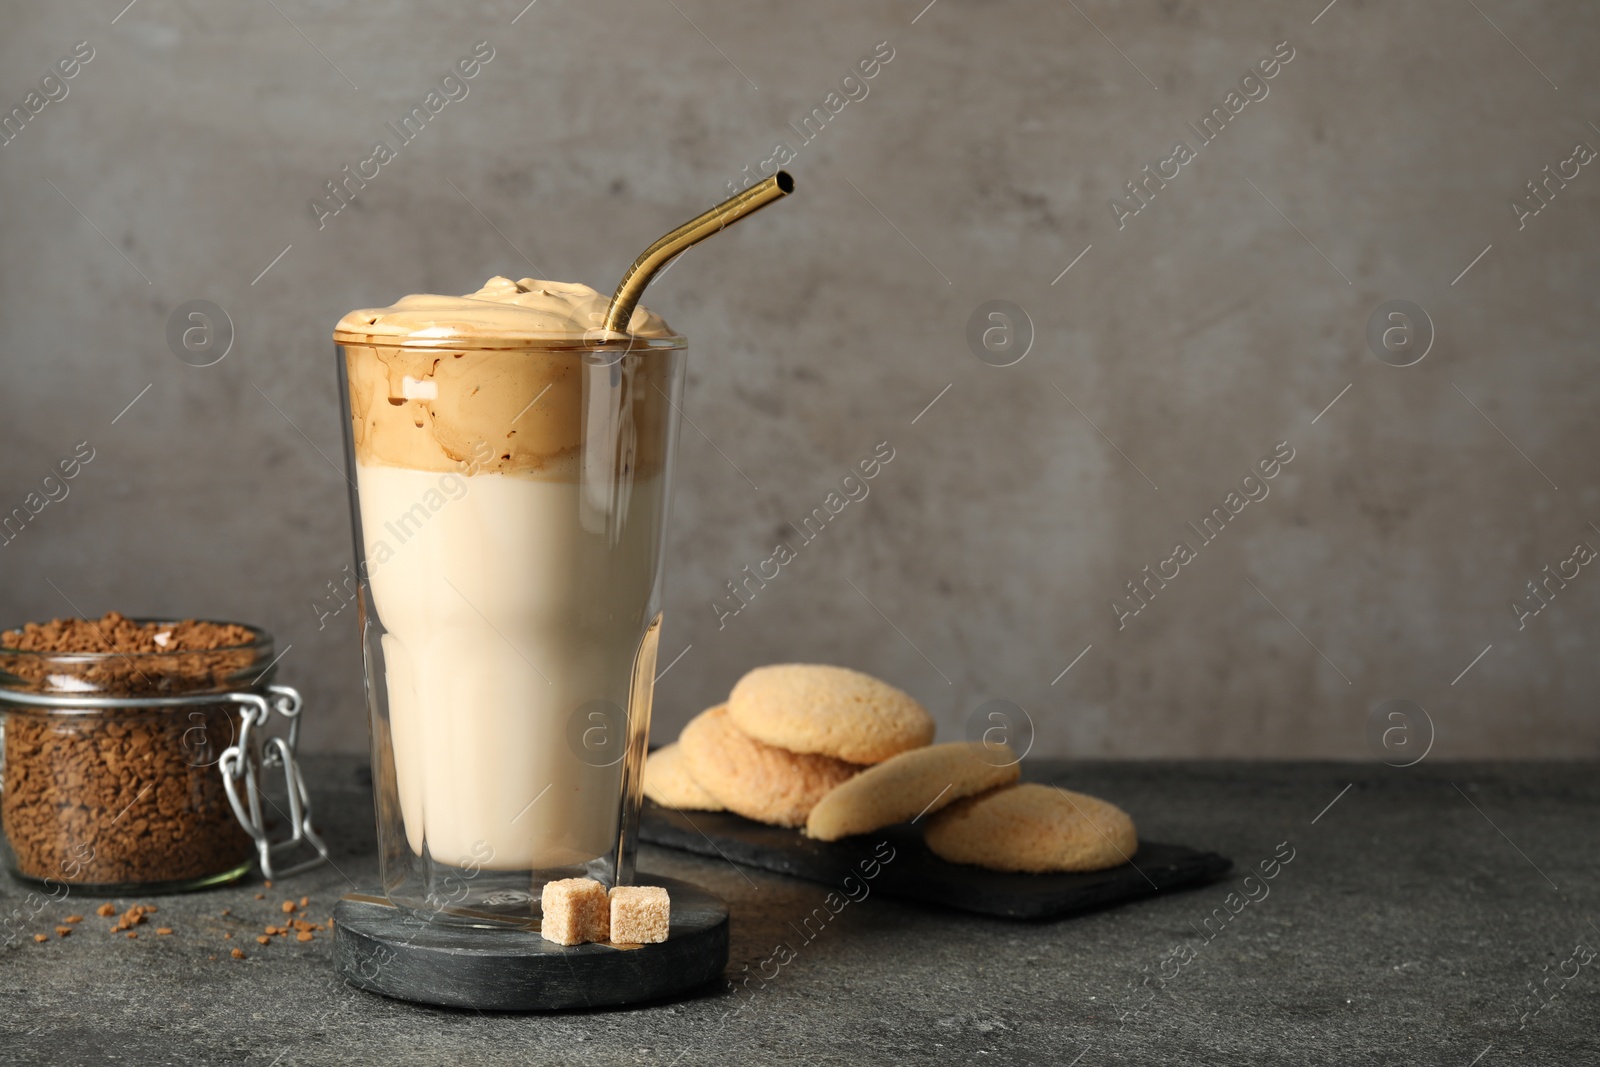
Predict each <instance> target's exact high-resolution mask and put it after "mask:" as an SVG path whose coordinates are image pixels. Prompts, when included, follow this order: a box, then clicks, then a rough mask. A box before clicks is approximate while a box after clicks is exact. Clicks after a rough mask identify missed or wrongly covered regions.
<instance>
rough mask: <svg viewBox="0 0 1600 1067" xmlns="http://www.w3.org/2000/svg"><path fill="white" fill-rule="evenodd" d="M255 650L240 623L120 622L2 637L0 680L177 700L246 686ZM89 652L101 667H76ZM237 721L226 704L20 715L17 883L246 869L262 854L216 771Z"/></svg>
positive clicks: (9, 753)
mask: <svg viewBox="0 0 1600 1067" xmlns="http://www.w3.org/2000/svg"><path fill="white" fill-rule="evenodd" d="M254 640H256V635H255V633H254V632H253V631H251V630H249V629H248V628H246V627H243V626H239V625H237V624H234V623H211V622H196V621H194V620H185V621H183V622H175V623H136V622H133V621H132V620H130V619H127V618H126V617H124V616H122V615H120V614H118V613H116V612H111V613H109V614H107V615H106V616H105V617H103V618H101V619H100V620H98V621H90V620H87V619H55V620H52V621H51V622H49V623H44V624H40V623H29V624H28V625H26V626H24V627H23V628H22V629H21V630H8V631H6V632H5V633H4V634H0V671H4V672H5V673H6V675H7V676H8V680H7V688H9V689H15V690H21V691H31V692H50V693H59V692H63V691H67V690H72V689H75V690H78V691H81V692H88V693H98V694H102V695H104V696H106V697H110V698H117V697H150V696H167V695H172V696H181V695H183V694H185V693H192V692H198V691H205V690H221V689H229V688H234V687H236V686H238V685H242V684H244V682H243V680H241V679H240V678H239V676H240V675H241V673H242V672H243V671H244V670H245V668H247V667H249V665H250V664H251V663H253V662H254V661H255V660H254V657H255V656H256V654H257V651H258V649H256V648H253V647H249V646H251V643H252V642H253V641H254ZM241 646H244V647H241ZM52 653H60V654H61V655H51V654H52ZM83 653H98V655H92V656H83V657H82V658H76V659H75V658H71V657H72V656H74V655H75V654H83ZM112 653H118V654H112ZM237 716H238V712H237V706H236V705H234V704H233V703H231V702H230V701H228V700H226V699H224V698H223V696H222V694H221V693H219V694H218V700H217V702H216V703H207V704H196V705H181V706H175V707H153V708H94V709H87V710H82V711H75V712H73V713H72V714H60V713H56V712H52V711H51V710H49V709H45V708H36V707H27V708H23V707H14V708H12V709H11V711H10V713H9V714H8V715H7V723H6V744H5V751H4V768H3V770H0V776H3V780H4V781H5V789H4V790H3V791H0V821H3V822H4V824H5V828H6V836H7V838H8V839H9V841H10V843H11V848H12V852H13V854H14V856H15V862H16V865H17V867H18V869H19V870H20V872H21V873H22V874H23V875H25V876H27V877H31V878H52V879H55V880H57V881H61V882H65V883H68V884H71V885H107V884H116V883H127V882H142V883H159V882H178V881H186V880H188V879H192V878H199V877H204V876H206V875H214V874H219V873H221V872H223V871H226V870H228V869H229V868H230V867H234V866H237V865H240V864H243V863H244V862H246V861H247V860H248V859H249V858H250V854H251V852H252V851H253V845H252V842H251V840H250V836H249V834H247V833H246V832H245V830H244V829H243V827H241V826H240V825H239V822H238V819H237V818H236V817H235V816H234V814H233V808H232V806H231V805H230V804H229V802H228V798H227V793H226V791H225V789H224V786H223V780H222V772H221V771H220V770H219V768H218V767H217V766H216V763H217V758H218V757H220V755H221V752H222V749H223V748H225V747H226V746H228V745H229V744H231V743H232V742H233V739H234V737H235V734H236V733H237V725H236V723H237Z"/></svg>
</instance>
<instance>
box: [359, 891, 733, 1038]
mask: <svg viewBox="0 0 1600 1067" xmlns="http://www.w3.org/2000/svg"><path fill="white" fill-rule="evenodd" d="M639 884H641V885H659V886H665V887H666V889H667V892H668V893H670V894H671V896H672V921H671V926H670V928H669V930H668V934H667V940H666V941H664V942H662V943H661V944H658V945H612V944H611V943H609V942H605V943H600V944H592V945H572V946H566V945H558V944H556V943H555V942H553V941H546V940H545V939H544V938H542V937H540V936H539V932H538V931H537V930H533V929H529V930H520V929H512V928H500V927H497V928H492V929H475V928H463V927H457V926H442V925H438V924H435V923H426V922H422V921H421V920H418V919H416V918H413V917H412V916H411V915H410V914H409V913H407V912H405V911H403V910H401V909H400V908H397V907H395V906H394V905H393V904H390V903H389V902H388V901H386V900H384V899H383V898H382V897H381V896H378V895H377V894H372V895H367V894H361V893H353V894H351V895H349V896H347V897H345V898H344V899H343V900H340V901H339V902H338V903H337V904H336V905H334V909H333V919H334V931H333V957H334V968H335V970H337V972H338V973H339V976H340V977H342V978H343V979H344V980H345V981H347V982H349V983H351V984H352V985H354V986H356V987H358V988H360V989H365V990H368V991H369V992H373V993H381V994H383V995H384V996H387V997H395V998H398V999H400V1000H411V1001H416V1002H418V1003H422V1004H439V1005H443V1006H445V1007H451V1008H477V1009H479V1010H495V1011H549V1010H559V1009H563V1008H599V1007H608V1006H614V1005H618V1004H634V1003H638V1002H640V1001H646V1000H655V999H658V998H660V997H667V996H671V995H673V994H675V993H682V992H684V991H686V990H690V989H693V988H695V987H696V986H700V985H703V984H705V983H706V982H709V981H711V980H712V979H714V978H718V977H720V976H721V974H722V972H723V969H724V968H725V967H727V965H728V906H727V905H726V904H724V903H723V902H722V900H721V899H720V898H718V897H716V896H714V895H713V894H711V893H708V892H707V891H706V890H704V889H701V888H700V887H699V886H697V885H691V884H690V883H688V882H680V881H678V880H677V879H675V878H661V877H657V876H654V875H641V876H640V878H639Z"/></svg>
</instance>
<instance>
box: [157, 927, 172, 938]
mask: <svg viewBox="0 0 1600 1067" xmlns="http://www.w3.org/2000/svg"><path fill="white" fill-rule="evenodd" d="M156 933H158V934H160V935H161V936H162V937H169V936H171V934H172V927H170V926H158V927H156Z"/></svg>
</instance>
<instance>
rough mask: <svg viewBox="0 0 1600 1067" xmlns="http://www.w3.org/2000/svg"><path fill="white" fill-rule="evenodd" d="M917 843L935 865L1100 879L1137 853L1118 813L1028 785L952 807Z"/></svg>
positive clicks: (1129, 826)
mask: <svg viewBox="0 0 1600 1067" xmlns="http://www.w3.org/2000/svg"><path fill="white" fill-rule="evenodd" d="M923 837H924V839H925V840H926V841H927V842H928V847H929V848H930V849H932V850H933V852H934V854H935V855H937V856H939V857H940V858H941V859H946V860H949V861H950V862H951V863H971V864H976V865H977V866H979V867H987V868H989V869H990V870H994V871H1029V872H1034V873H1037V872H1040V871H1099V870H1104V869H1106V868H1107V867H1119V866H1121V865H1122V864H1124V863H1127V862H1128V861H1129V860H1130V859H1131V858H1132V857H1133V854H1134V853H1135V852H1137V851H1138V849H1139V837H1138V834H1137V833H1136V832H1135V830H1134V826H1133V820H1132V819H1130V818H1129V817H1128V814H1127V812H1125V811H1123V810H1122V809H1121V808H1119V807H1117V806H1116V805H1114V804H1108V803H1107V802H1106V801H1104V800H1101V799H1099V798H1098V797H1091V796H1088V795H1087V794H1084V793H1069V792H1067V791H1066V790H1064V789H1057V788H1055V787H1053V786H1046V785H1031V784H1030V785H1014V786H1010V787H1008V788H1005V789H997V790H995V791H994V792H992V793H985V794H984V795H982V796H977V797H972V798H970V799H967V800H958V801H956V802H955V803H954V804H952V805H950V806H949V807H948V808H946V809H944V810H943V811H941V812H940V813H939V814H937V815H935V816H934V817H933V818H932V819H930V820H929V821H928V826H927V829H926V830H925V831H924V833H923Z"/></svg>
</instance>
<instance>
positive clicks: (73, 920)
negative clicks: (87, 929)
mask: <svg viewBox="0 0 1600 1067" xmlns="http://www.w3.org/2000/svg"><path fill="white" fill-rule="evenodd" d="M65 921H66V922H69V923H81V922H83V916H82V915H68V916H67V918H66V920H65Z"/></svg>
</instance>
